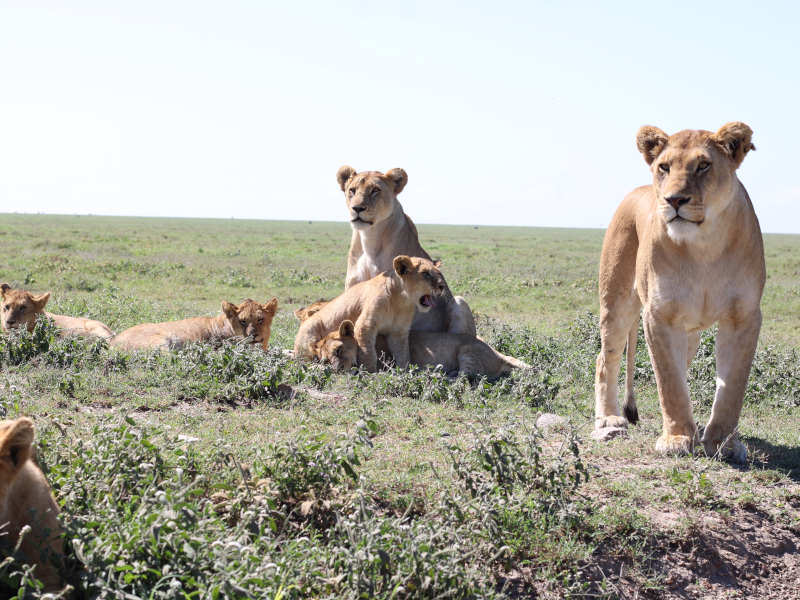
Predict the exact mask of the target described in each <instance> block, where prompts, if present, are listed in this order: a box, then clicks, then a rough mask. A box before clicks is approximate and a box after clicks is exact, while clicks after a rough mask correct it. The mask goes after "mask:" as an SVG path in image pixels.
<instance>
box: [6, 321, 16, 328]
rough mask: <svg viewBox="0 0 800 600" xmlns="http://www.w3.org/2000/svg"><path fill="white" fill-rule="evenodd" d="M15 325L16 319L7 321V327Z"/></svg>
mask: <svg viewBox="0 0 800 600" xmlns="http://www.w3.org/2000/svg"><path fill="white" fill-rule="evenodd" d="M14 323H16V321H15V320H14V319H8V320H7V321H6V325H8V326H9V327H10V326H11V325H13V324H14Z"/></svg>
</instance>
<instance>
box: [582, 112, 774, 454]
mask: <svg viewBox="0 0 800 600" xmlns="http://www.w3.org/2000/svg"><path fill="white" fill-rule="evenodd" d="M752 134H753V132H752V130H751V129H750V128H749V127H748V126H747V125H745V124H744V123H740V122H735V123H728V124H727V125H725V126H723V127H721V128H720V129H719V130H718V131H717V132H715V133H712V132H710V131H703V130H700V131H695V130H687V131H681V132H679V133H676V134H674V135H672V136H669V135H667V134H666V133H664V132H663V131H661V130H660V129H658V128H656V127H650V126H647V127H642V128H641V129H640V130H639V133H638V135H637V136H636V145H637V147H638V149H639V151H640V152H641V153H642V155H643V156H644V159H645V162H647V164H648V165H650V170H651V172H652V177H653V181H652V184H651V185H647V186H642V187H640V188H637V189H635V190H634V191H633V192H631V193H630V194H628V196H626V197H625V199H624V200H623V201H622V204H620V206H619V208H618V209H617V211H616V213H615V214H614V217H613V218H612V220H611V224H610V225H609V227H608V230H607V231H606V236H605V239H604V240H603V250H602V254H601V258H600V286H599V288H600V336H601V350H600V354H599V355H598V357H597V367H596V372H595V426H596V427H598V428H601V427H606V426H626V425H627V424H628V423H629V422H630V423H635V422H636V421H637V420H638V418H639V414H638V409H637V408H636V402H635V399H634V395H633V373H634V371H635V362H634V359H635V353H636V337H637V331H638V321H639V312H640V311H641V312H642V319H643V322H644V333H645V339H646V340H647V345H648V349H649V350H650V356H651V358H652V361H653V369H654V371H655V376H656V384H657V386H658V396H659V401H660V403H661V412H662V417H663V432H662V434H661V437H660V438H659V439H658V442H657V443H656V449H657V450H659V451H660V452H663V453H679V454H680V453H687V452H691V451H692V449H693V446H694V444H695V443H696V442H697V441H698V430H697V427H696V426H695V422H694V419H693V418H692V408H691V403H690V399H689V390H688V386H687V383H686V373H687V367H688V364H689V362H690V361H691V359H692V358H693V357H694V355H695V353H696V352H697V347H698V344H699V340H700V332H701V331H702V330H703V329H707V328H709V327H711V326H712V325H714V324H715V323H716V324H717V325H718V327H719V331H718V333H717V340H716V355H717V389H716V394H715V396H714V404H713V406H712V409H711V418H710V419H709V421H708V424H707V425H706V427H705V430H704V432H703V436H702V440H701V441H702V442H703V444H704V446H705V450H706V453H708V454H709V455H716V454H720V455H722V456H725V457H728V458H730V459H732V460H734V461H737V462H741V461H743V460H744V459H745V457H746V450H745V448H744V446H743V445H742V444H741V442H739V441H738V439H737V437H736V426H737V423H738V421H739V415H740V413H741V409H742V401H743V398H744V391H745V386H746V384H747V377H748V374H749V372H750V365H751V362H752V360H753V355H754V353H755V349H756V342H757V341H758V333H759V330H760V328H761V309H760V302H761V294H762V292H763V289H764V281H765V279H766V272H765V266H764V248H763V244H762V239H761V229H760V228H759V224H758V219H757V218H756V215H755V211H754V210H753V205H752V203H751V202H750V197H749V196H748V194H747V191H746V190H745V188H744V186H743V185H742V183H741V182H740V181H739V179H738V177H737V175H736V170H737V168H738V167H739V165H740V164H741V163H742V161H743V160H744V158H745V156H746V155H747V153H748V152H749V151H750V150H753V149H754V148H755V147H754V146H753V144H752V141H751V138H752ZM626 343H627V348H628V350H627V360H628V368H627V372H626V400H625V406H624V414H625V416H624V417H623V416H622V415H621V414H620V410H619V406H618V404H617V374H618V372H619V364H620V359H621V354H622V350H623V348H624V347H625V345H626Z"/></svg>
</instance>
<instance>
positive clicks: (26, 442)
mask: <svg viewBox="0 0 800 600" xmlns="http://www.w3.org/2000/svg"><path fill="white" fill-rule="evenodd" d="M32 454H33V421H31V420H30V419H28V418H26V417H21V418H19V419H15V420H12V421H0V527H2V529H1V530H0V540H2V541H0V545H1V546H3V549H4V551H6V552H7V553H9V554H10V553H12V552H13V549H14V546H15V545H16V544H17V540H18V539H19V536H20V532H21V531H22V529H23V527H25V526H29V527H30V531H28V532H27V533H26V534H25V535H24V537H23V538H22V542H21V544H20V547H19V553H18V554H17V558H18V559H20V560H21V561H22V562H24V563H26V564H31V565H36V567H35V568H34V575H35V576H36V577H37V578H38V579H39V580H40V581H41V582H42V583H43V584H44V585H45V590H46V591H51V592H52V591H57V590H58V589H59V588H60V587H61V584H62V580H61V577H60V575H59V568H60V567H61V566H62V565H63V557H64V546H63V537H62V536H63V529H62V527H61V523H60V522H59V520H58V516H57V515H58V504H56V501H55V498H53V493H52V492H51V491H50V486H49V485H48V484H47V480H46V479H45V477H44V474H42V471H41V469H39V467H38V466H36V464H35V463H34V462H33V460H32V458H31V456H32Z"/></svg>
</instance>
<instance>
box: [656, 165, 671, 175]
mask: <svg viewBox="0 0 800 600" xmlns="http://www.w3.org/2000/svg"><path fill="white" fill-rule="evenodd" d="M658 170H659V171H661V172H662V173H669V165H668V164H667V163H661V164H660V165H658Z"/></svg>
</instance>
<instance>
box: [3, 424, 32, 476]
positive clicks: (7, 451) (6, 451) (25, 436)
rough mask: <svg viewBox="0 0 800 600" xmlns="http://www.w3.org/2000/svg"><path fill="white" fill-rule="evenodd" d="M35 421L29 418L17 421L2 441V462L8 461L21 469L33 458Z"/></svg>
mask: <svg viewBox="0 0 800 600" xmlns="http://www.w3.org/2000/svg"><path fill="white" fill-rule="evenodd" d="M31 444H33V421H31V420H30V419H28V418H27V417H22V418H20V419H17V420H16V421H14V422H13V423H12V424H11V427H9V428H8V430H7V431H6V434H5V436H4V437H3V438H2V439H0V460H8V461H10V462H11V464H12V465H13V467H14V468H15V469H19V468H20V467H21V466H22V465H24V464H25V461H26V460H28V459H29V458H30V456H31V451H32V448H31Z"/></svg>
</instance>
